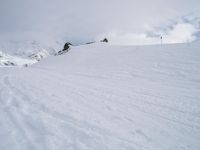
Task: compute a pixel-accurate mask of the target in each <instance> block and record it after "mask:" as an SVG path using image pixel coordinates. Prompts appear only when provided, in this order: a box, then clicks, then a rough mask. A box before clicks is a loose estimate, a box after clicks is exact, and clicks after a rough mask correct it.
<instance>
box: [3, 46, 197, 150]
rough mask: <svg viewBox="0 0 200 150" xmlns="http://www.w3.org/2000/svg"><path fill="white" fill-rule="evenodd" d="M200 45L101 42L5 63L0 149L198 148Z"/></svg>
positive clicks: (151, 149) (119, 149)
mask: <svg viewBox="0 0 200 150" xmlns="http://www.w3.org/2000/svg"><path fill="white" fill-rule="evenodd" d="M199 47H200V44H199V43H192V44H190V45H186V44H174V45H163V46H160V45H155V46H111V45H109V44H105V43H96V44H90V45H84V46H77V47H73V48H71V50H70V51H69V52H68V53H66V54H64V55H60V56H50V57H48V58H46V59H43V60H42V61H40V62H38V63H36V64H34V65H32V66H30V67H27V68H18V67H17V68H14V67H12V68H0V105H1V107H0V139H1V140H0V149H2V150H27V149H28V150H55V149H56V150H66V149H67V150H68V149H69V150H70V149H73V150H75V149H76V150H94V149H95V150H133V149H135V150H183V149H184V150H199V149H200V144H199V139H200V94H199V92H200V69H199V68H200V59H199V58H200V50H199Z"/></svg>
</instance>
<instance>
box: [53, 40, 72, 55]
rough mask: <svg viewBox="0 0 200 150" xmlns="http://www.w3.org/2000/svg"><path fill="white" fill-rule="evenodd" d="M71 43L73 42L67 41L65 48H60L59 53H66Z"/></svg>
mask: <svg viewBox="0 0 200 150" xmlns="http://www.w3.org/2000/svg"><path fill="white" fill-rule="evenodd" d="M71 45H72V44H71V43H69V42H67V43H65V45H64V48H63V50H60V51H59V52H58V54H57V55H62V54H64V53H66V52H68V51H69V49H70V46H71Z"/></svg>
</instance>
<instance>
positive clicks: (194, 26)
mask: <svg viewBox="0 0 200 150" xmlns="http://www.w3.org/2000/svg"><path fill="white" fill-rule="evenodd" d="M177 20H179V19H177ZM186 20H187V21H186ZM199 23H200V20H199V19H196V20H195V21H194V20H192V21H191V20H190V19H183V18H181V19H180V20H179V22H175V21H172V22H171V23H168V24H167V25H165V26H164V27H163V26H161V27H159V28H158V27H157V28H149V29H148V31H144V32H141V33H126V32H117V31H113V32H109V33H105V34H102V35H100V36H99V37H98V38H97V40H99V39H102V38H103V37H107V38H109V40H110V43H111V44H118V45H146V44H147V45H149V44H160V43H161V36H162V42H163V43H165V44H168V43H186V42H192V41H195V40H197V39H199V36H198V35H199V33H200V27H199Z"/></svg>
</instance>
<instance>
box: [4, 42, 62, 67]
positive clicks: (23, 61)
mask: <svg viewBox="0 0 200 150" xmlns="http://www.w3.org/2000/svg"><path fill="white" fill-rule="evenodd" d="M58 50H59V49H58ZM58 50H57V51H58ZM55 54H56V50H55V49H54V48H51V47H47V46H44V45H40V43H38V42H36V41H25V42H7V43H3V44H2V43H0V66H24V65H30V64H33V63H36V62H38V61H40V60H42V59H43V58H46V57H48V56H50V55H55Z"/></svg>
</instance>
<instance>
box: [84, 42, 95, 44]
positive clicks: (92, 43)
mask: <svg viewBox="0 0 200 150" xmlns="http://www.w3.org/2000/svg"><path fill="white" fill-rule="evenodd" d="M93 43H95V42H87V43H85V44H93Z"/></svg>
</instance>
